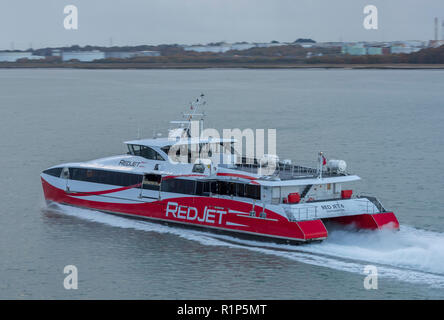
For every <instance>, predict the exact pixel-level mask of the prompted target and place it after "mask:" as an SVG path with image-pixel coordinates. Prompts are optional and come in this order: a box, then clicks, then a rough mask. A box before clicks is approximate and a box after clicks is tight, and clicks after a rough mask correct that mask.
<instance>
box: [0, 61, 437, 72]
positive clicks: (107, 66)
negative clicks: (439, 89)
mask: <svg viewBox="0 0 444 320" xmlns="http://www.w3.org/2000/svg"><path fill="white" fill-rule="evenodd" d="M0 69H96V70H125V69H130V70H139V69H140V70H145V69H391V70H393V69H395V70H415V69H444V64H415V63H409V64H406V63H399V64H397V63H387V64H335V63H313V64H309V63H307V64H300V63H295V64H291V63H198V62H196V63H140V62H138V63H135V62H113V63H99V62H97V63H96V62H68V63H41V62H38V63H33V62H26V63H16V62H8V63H0Z"/></svg>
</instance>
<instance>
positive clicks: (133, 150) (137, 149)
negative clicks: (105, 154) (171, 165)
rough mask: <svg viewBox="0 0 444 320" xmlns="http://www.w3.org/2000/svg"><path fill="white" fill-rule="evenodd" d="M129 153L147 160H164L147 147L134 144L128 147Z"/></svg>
mask: <svg viewBox="0 0 444 320" xmlns="http://www.w3.org/2000/svg"><path fill="white" fill-rule="evenodd" d="M128 149H129V153H130V154H132V155H135V156H140V157H144V158H146V159H149V160H165V159H164V158H163V157H162V156H161V155H160V154H159V153H158V152H157V151H156V150H154V149H153V148H150V147H147V146H140V145H136V144H131V145H128Z"/></svg>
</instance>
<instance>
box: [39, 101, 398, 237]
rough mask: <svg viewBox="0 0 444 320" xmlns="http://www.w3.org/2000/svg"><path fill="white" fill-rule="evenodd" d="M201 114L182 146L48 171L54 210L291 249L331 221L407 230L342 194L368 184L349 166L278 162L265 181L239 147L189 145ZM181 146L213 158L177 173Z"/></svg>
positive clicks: (139, 145)
mask: <svg viewBox="0 0 444 320" xmlns="http://www.w3.org/2000/svg"><path fill="white" fill-rule="evenodd" d="M199 99H202V97H201V98H199ZM199 99H198V100H197V102H201V101H200V100H199ZM196 109H197V106H196V107H194V110H193V114H191V115H189V116H187V117H188V119H187V120H186V121H174V122H173V123H175V124H180V125H181V128H178V129H174V130H170V134H171V133H173V135H174V136H175V137H174V139H172V138H171V135H170V136H169V137H168V138H153V139H139V140H133V141H127V142H125V144H126V145H127V147H128V153H127V154H125V155H120V156H113V157H108V158H102V159H97V160H92V161H87V162H79V163H65V164H61V165H57V166H54V167H51V168H49V169H47V170H44V171H43V172H42V174H41V181H42V186H43V192H44V196H45V198H46V200H47V202H49V203H50V202H56V203H60V204H65V205H72V206H77V207H82V208H90V209H94V210H99V211H103V212H106V213H112V214H119V215H126V216H131V217H137V218H145V219H148V220H150V221H154V222H160V223H166V224H171V225H177V226H185V227H192V228H198V229H202V230H208V231H213V232H219V233H229V234H231V235H234V236H238V237H249V238H257V239H261V240H272V241H277V242H286V243H301V242H309V241H314V240H317V241H318V240H323V239H326V238H327V236H328V231H327V229H326V227H325V222H327V221H332V222H336V223H340V224H353V225H354V226H355V227H357V228H365V229H380V228H383V227H388V228H394V229H398V228H399V223H398V220H397V219H396V217H395V215H394V214H393V212H390V211H387V210H385V209H384V207H383V206H382V205H381V203H380V202H379V201H378V200H377V199H376V198H374V197H370V196H355V195H353V192H352V191H351V190H350V189H345V188H344V187H343V185H344V184H346V183H349V182H352V181H355V180H359V179H360V178H359V177H358V176H356V175H350V174H348V173H347V172H346V164H345V162H344V161H342V160H329V161H327V160H326V159H325V157H324V156H323V155H322V153H320V154H319V165H316V166H315V168H312V167H308V166H300V165H296V164H292V163H291V161H289V160H285V161H279V160H276V162H275V166H274V168H275V170H274V172H273V174H272V175H269V174H267V175H264V174H262V173H263V169H264V166H266V164H264V163H263V161H261V160H258V159H247V158H245V157H240V156H239V155H237V153H236V152H235V150H234V148H233V143H234V142H235V140H234V139H212V138H208V139H204V138H192V137H190V135H189V130H188V129H189V126H188V127H187V122H190V121H191V119H192V117H193V116H196V115H197V114H196V112H195V111H196ZM178 132H179V133H180V134H179V135H178V134H177V133H178ZM177 146H179V147H181V146H186V147H187V148H188V149H187V150H202V149H205V148H206V149H205V150H210V152H206V155H207V157H206V158H205V159H203V158H199V159H197V160H195V161H190V159H192V158H191V157H187V156H185V157H182V161H181V162H179V163H178V162H177V161H172V159H171V148H173V147H176V148H177ZM184 158H185V159H184ZM276 159H277V157H276ZM175 160H177V159H175Z"/></svg>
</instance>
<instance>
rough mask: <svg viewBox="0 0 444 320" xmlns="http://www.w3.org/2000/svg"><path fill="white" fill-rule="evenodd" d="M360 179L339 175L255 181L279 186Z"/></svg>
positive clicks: (265, 184)
mask: <svg viewBox="0 0 444 320" xmlns="http://www.w3.org/2000/svg"><path fill="white" fill-rule="evenodd" d="M356 180H361V178H360V177H358V176H355V175H351V176H339V177H329V178H322V179H319V178H309V179H293V180H263V179H257V180H254V181H255V182H257V183H259V184H260V185H262V186H270V187H279V186H300V185H302V186H304V185H309V184H326V183H336V182H350V181H356Z"/></svg>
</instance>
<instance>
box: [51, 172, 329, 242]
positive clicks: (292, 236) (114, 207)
mask: <svg viewBox="0 0 444 320" xmlns="http://www.w3.org/2000/svg"><path fill="white" fill-rule="evenodd" d="M42 186H43V192H44V195H45V198H46V199H47V200H50V201H54V202H57V203H61V204H68V205H74V206H78V207H83V208H90V209H95V210H100V211H105V212H110V213H116V214H125V215H132V216H135V217H141V218H148V219H152V220H156V221H159V222H171V223H178V224H182V225H188V226H191V227H201V228H205V229H212V230H217V231H225V232H226V231H229V232H234V233H238V234H243V235H253V236H259V237H265V238H274V239H277V240H284V241H312V240H322V239H325V238H327V235H328V232H327V229H326V228H325V226H324V224H323V222H322V221H321V220H320V219H318V220H310V221H299V222H292V221H288V220H287V219H286V218H284V217H282V216H281V215H279V214H277V213H275V212H273V211H270V210H268V209H265V213H266V218H262V217H261V213H262V210H263V208H262V207H260V206H256V207H255V208H254V212H255V214H254V215H253V216H250V215H249V213H250V212H251V211H252V205H251V204H248V203H244V202H240V201H234V200H228V199H220V198H213V197H179V198H169V199H162V200H159V201H153V202H149V203H147V202H142V203H135V204H128V203H111V202H102V201H91V200H85V199H79V198H77V197H75V196H74V195H75V194H69V193H66V192H65V191H64V190H61V189H58V188H56V187H54V186H52V185H51V184H49V183H48V182H46V181H45V180H44V179H43V178H42ZM77 195H78V194H77Z"/></svg>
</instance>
